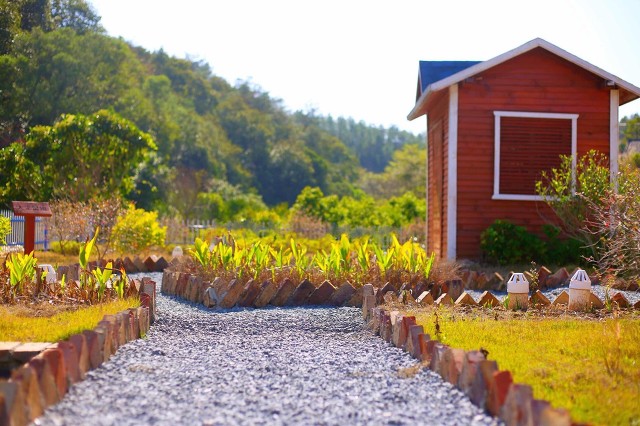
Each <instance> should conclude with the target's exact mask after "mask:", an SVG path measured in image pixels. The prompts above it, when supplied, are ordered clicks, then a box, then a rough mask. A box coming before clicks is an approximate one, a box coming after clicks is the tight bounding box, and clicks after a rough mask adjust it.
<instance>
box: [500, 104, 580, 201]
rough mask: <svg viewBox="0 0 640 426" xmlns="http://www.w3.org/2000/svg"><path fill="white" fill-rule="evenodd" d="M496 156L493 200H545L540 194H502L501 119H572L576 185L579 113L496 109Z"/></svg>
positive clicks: (573, 168)
mask: <svg viewBox="0 0 640 426" xmlns="http://www.w3.org/2000/svg"><path fill="white" fill-rule="evenodd" d="M493 115H494V121H495V123H494V131H495V136H494V157H493V196H492V197H491V199H492V200H514V201H543V199H542V197H540V196H539V195H524V194H502V193H500V119H501V118H502V117H518V118H551V119H556V120H571V168H572V170H573V178H572V180H573V181H574V182H573V183H574V186H575V170H576V153H577V150H578V117H579V114H561V113H551V112H525V111H494V112H493Z"/></svg>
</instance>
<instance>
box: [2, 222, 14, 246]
mask: <svg viewBox="0 0 640 426" xmlns="http://www.w3.org/2000/svg"><path fill="white" fill-rule="evenodd" d="M10 233H11V219H9V218H8V217H4V216H0V245H5V244H7V240H6V238H7V235H9V234H10Z"/></svg>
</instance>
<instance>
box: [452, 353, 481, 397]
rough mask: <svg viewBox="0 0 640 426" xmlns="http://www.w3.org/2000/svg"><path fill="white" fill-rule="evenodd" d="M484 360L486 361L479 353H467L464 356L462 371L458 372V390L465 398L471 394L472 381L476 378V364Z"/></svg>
mask: <svg viewBox="0 0 640 426" xmlns="http://www.w3.org/2000/svg"><path fill="white" fill-rule="evenodd" d="M484 360H486V357H485V356H484V354H483V353H482V352H480V351H469V352H466V353H465V355H464V359H463V361H462V370H461V372H460V377H458V388H459V389H460V390H461V391H462V392H464V393H465V394H466V395H467V396H469V394H470V393H471V386H472V385H473V379H474V378H475V376H476V370H477V369H478V364H479V363H480V362H481V361H484Z"/></svg>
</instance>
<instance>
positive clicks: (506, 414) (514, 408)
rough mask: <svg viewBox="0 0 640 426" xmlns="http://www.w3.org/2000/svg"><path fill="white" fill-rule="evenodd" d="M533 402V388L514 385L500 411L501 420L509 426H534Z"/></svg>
mask: <svg viewBox="0 0 640 426" xmlns="http://www.w3.org/2000/svg"><path fill="white" fill-rule="evenodd" d="M532 402H533V390H532V389H531V386H528V385H521V384H517V383H512V384H511V386H510V387H509V391H508V392H507V397H506V398H505V401H504V405H502V408H501V409H500V413H499V414H500V418H501V419H502V420H504V422H505V423H506V424H508V425H515V424H521V425H533V424H534V423H533V412H532V410H531V404H532Z"/></svg>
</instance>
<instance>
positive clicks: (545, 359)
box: [410, 308, 640, 425]
mask: <svg viewBox="0 0 640 426" xmlns="http://www.w3.org/2000/svg"><path fill="white" fill-rule="evenodd" d="M548 312H549V315H546V314H545V311H544V310H542V311H538V310H533V309H530V310H529V311H528V312H525V313H523V312H516V313H514V312H509V311H505V310H503V309H501V308H497V309H483V308H475V309H466V310H460V309H458V308H456V309H451V308H444V309H443V308H439V309H435V308H426V309H420V310H415V311H411V312H410V314H411V315H415V316H416V320H417V322H418V324H421V325H423V326H424V329H425V333H428V334H430V335H431V337H432V338H434V339H438V340H440V341H442V342H443V343H445V344H447V345H449V346H451V347H454V348H462V349H465V350H477V349H479V348H484V349H486V350H487V351H488V352H489V359H494V360H496V361H497V362H498V366H499V368H500V369H502V370H510V371H511V372H512V373H513V376H514V381H516V382H519V383H526V384H529V385H531V386H532V387H533V392H534V397H535V398H539V399H546V400H549V401H550V402H551V403H552V404H553V405H554V406H556V407H564V408H566V409H568V410H569V411H570V412H571V415H572V418H573V419H574V420H575V421H577V422H590V423H595V424H607V425H617V424H619V425H623V424H624V425H628V424H640V404H639V403H638V401H640V343H639V342H640V314H638V312H637V311H636V312H633V311H627V312H617V313H616V312H613V313H609V314H603V313H592V314H583V315H576V314H572V313H566V312H563V311H560V310H555V311H553V310H551V311H548Z"/></svg>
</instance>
